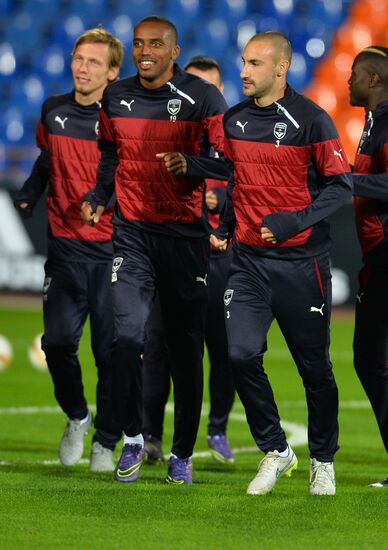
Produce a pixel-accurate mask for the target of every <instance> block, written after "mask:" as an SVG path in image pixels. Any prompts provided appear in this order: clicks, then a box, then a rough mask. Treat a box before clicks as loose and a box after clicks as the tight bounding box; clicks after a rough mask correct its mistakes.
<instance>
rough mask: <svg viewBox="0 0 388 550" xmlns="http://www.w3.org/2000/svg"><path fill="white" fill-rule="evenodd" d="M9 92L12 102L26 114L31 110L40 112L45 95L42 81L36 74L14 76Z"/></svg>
mask: <svg viewBox="0 0 388 550" xmlns="http://www.w3.org/2000/svg"><path fill="white" fill-rule="evenodd" d="M11 94H12V99H13V101H14V104H15V105H16V106H17V107H19V108H20V109H21V110H23V112H24V113H25V114H26V115H27V116H28V113H30V112H31V111H38V112H40V107H41V105H42V102H43V99H44V97H45V89H44V85H43V81H42V79H41V77H40V76H39V75H37V74H35V75H34V74H31V75H29V76H27V77H18V78H14V79H13V80H12V83H11Z"/></svg>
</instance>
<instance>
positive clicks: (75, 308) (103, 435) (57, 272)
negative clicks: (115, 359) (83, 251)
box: [42, 260, 121, 449]
mask: <svg viewBox="0 0 388 550" xmlns="http://www.w3.org/2000/svg"><path fill="white" fill-rule="evenodd" d="M110 267H111V266H110V264H108V263H106V264H86V263H81V262H80V263H77V262H67V263H65V262H60V261H58V260H57V261H52V260H48V261H47V262H46V265H45V276H46V278H45V284H44V294H43V313H44V326H45V330H44V335H43V338H42V347H43V350H44V352H45V354H46V358H47V365H48V368H49V371H50V374H51V376H52V379H53V382H54V391H55V397H56V399H57V401H58V403H59V405H60V406H61V408H62V409H63V411H64V412H65V413H66V414H67V416H68V417H69V418H72V419H74V418H79V419H81V418H84V417H85V416H86V414H87V405H86V399H85V396H84V391H83V384H82V373H81V366H80V363H79V360H78V345H79V341H80V338H81V335H82V331H83V327H84V325H85V322H86V319H87V316H88V314H89V317H90V327H91V345H92V350H93V354H94V357H95V361H96V366H97V372H98V383H97V392H96V393H97V415H96V418H95V428H96V435H95V436H94V437H95V440H97V441H99V442H100V443H101V444H102V445H103V446H104V447H108V448H112V449H113V448H114V445H115V443H116V442H117V441H118V439H120V437H121V433H120V432H119V430H118V428H117V427H116V426H114V425H113V424H112V410H111V365H110V352H111V343H112V339H113V309H112V300H111V292H110ZM114 434H116V435H114Z"/></svg>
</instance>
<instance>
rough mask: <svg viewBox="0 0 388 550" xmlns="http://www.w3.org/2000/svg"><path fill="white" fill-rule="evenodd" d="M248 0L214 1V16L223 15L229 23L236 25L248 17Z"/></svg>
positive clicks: (212, 11) (212, 12) (211, 12)
mask: <svg viewBox="0 0 388 550" xmlns="http://www.w3.org/2000/svg"><path fill="white" fill-rule="evenodd" d="M247 7H248V6H247V0H217V1H216V2H213V5H212V9H211V11H210V14H211V16H212V17H223V18H224V19H225V20H226V21H227V23H228V25H236V24H238V23H239V22H240V21H242V20H243V19H245V17H247V13H248V12H247Z"/></svg>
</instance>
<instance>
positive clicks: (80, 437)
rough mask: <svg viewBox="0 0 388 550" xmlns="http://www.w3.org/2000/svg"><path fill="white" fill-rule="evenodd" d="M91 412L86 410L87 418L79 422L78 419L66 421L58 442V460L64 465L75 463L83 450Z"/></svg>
mask: <svg viewBox="0 0 388 550" xmlns="http://www.w3.org/2000/svg"><path fill="white" fill-rule="evenodd" d="M92 420H93V417H92V412H91V411H90V410H89V411H88V419H87V421H86V422H84V423H83V424H81V421H80V420H78V419H75V420H71V419H70V418H69V420H68V421H67V424H66V428H65V431H64V433H63V436H62V439H61V442H60V444H59V460H60V461H61V464H63V465H64V466H72V465H73V464H76V463H77V462H78V461H79V460H80V459H81V457H82V455H83V452H84V437H85V434H87V433H88V430H89V428H90V426H91V425H92Z"/></svg>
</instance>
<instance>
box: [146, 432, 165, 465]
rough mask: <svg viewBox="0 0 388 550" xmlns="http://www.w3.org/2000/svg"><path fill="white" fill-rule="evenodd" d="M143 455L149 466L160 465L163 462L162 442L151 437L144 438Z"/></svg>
mask: <svg viewBox="0 0 388 550" xmlns="http://www.w3.org/2000/svg"><path fill="white" fill-rule="evenodd" d="M144 453H145V458H146V460H147V462H148V463H149V464H160V463H161V462H163V461H164V455H163V451H162V442H161V441H160V440H159V439H156V437H152V435H146V436H145V437H144Z"/></svg>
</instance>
